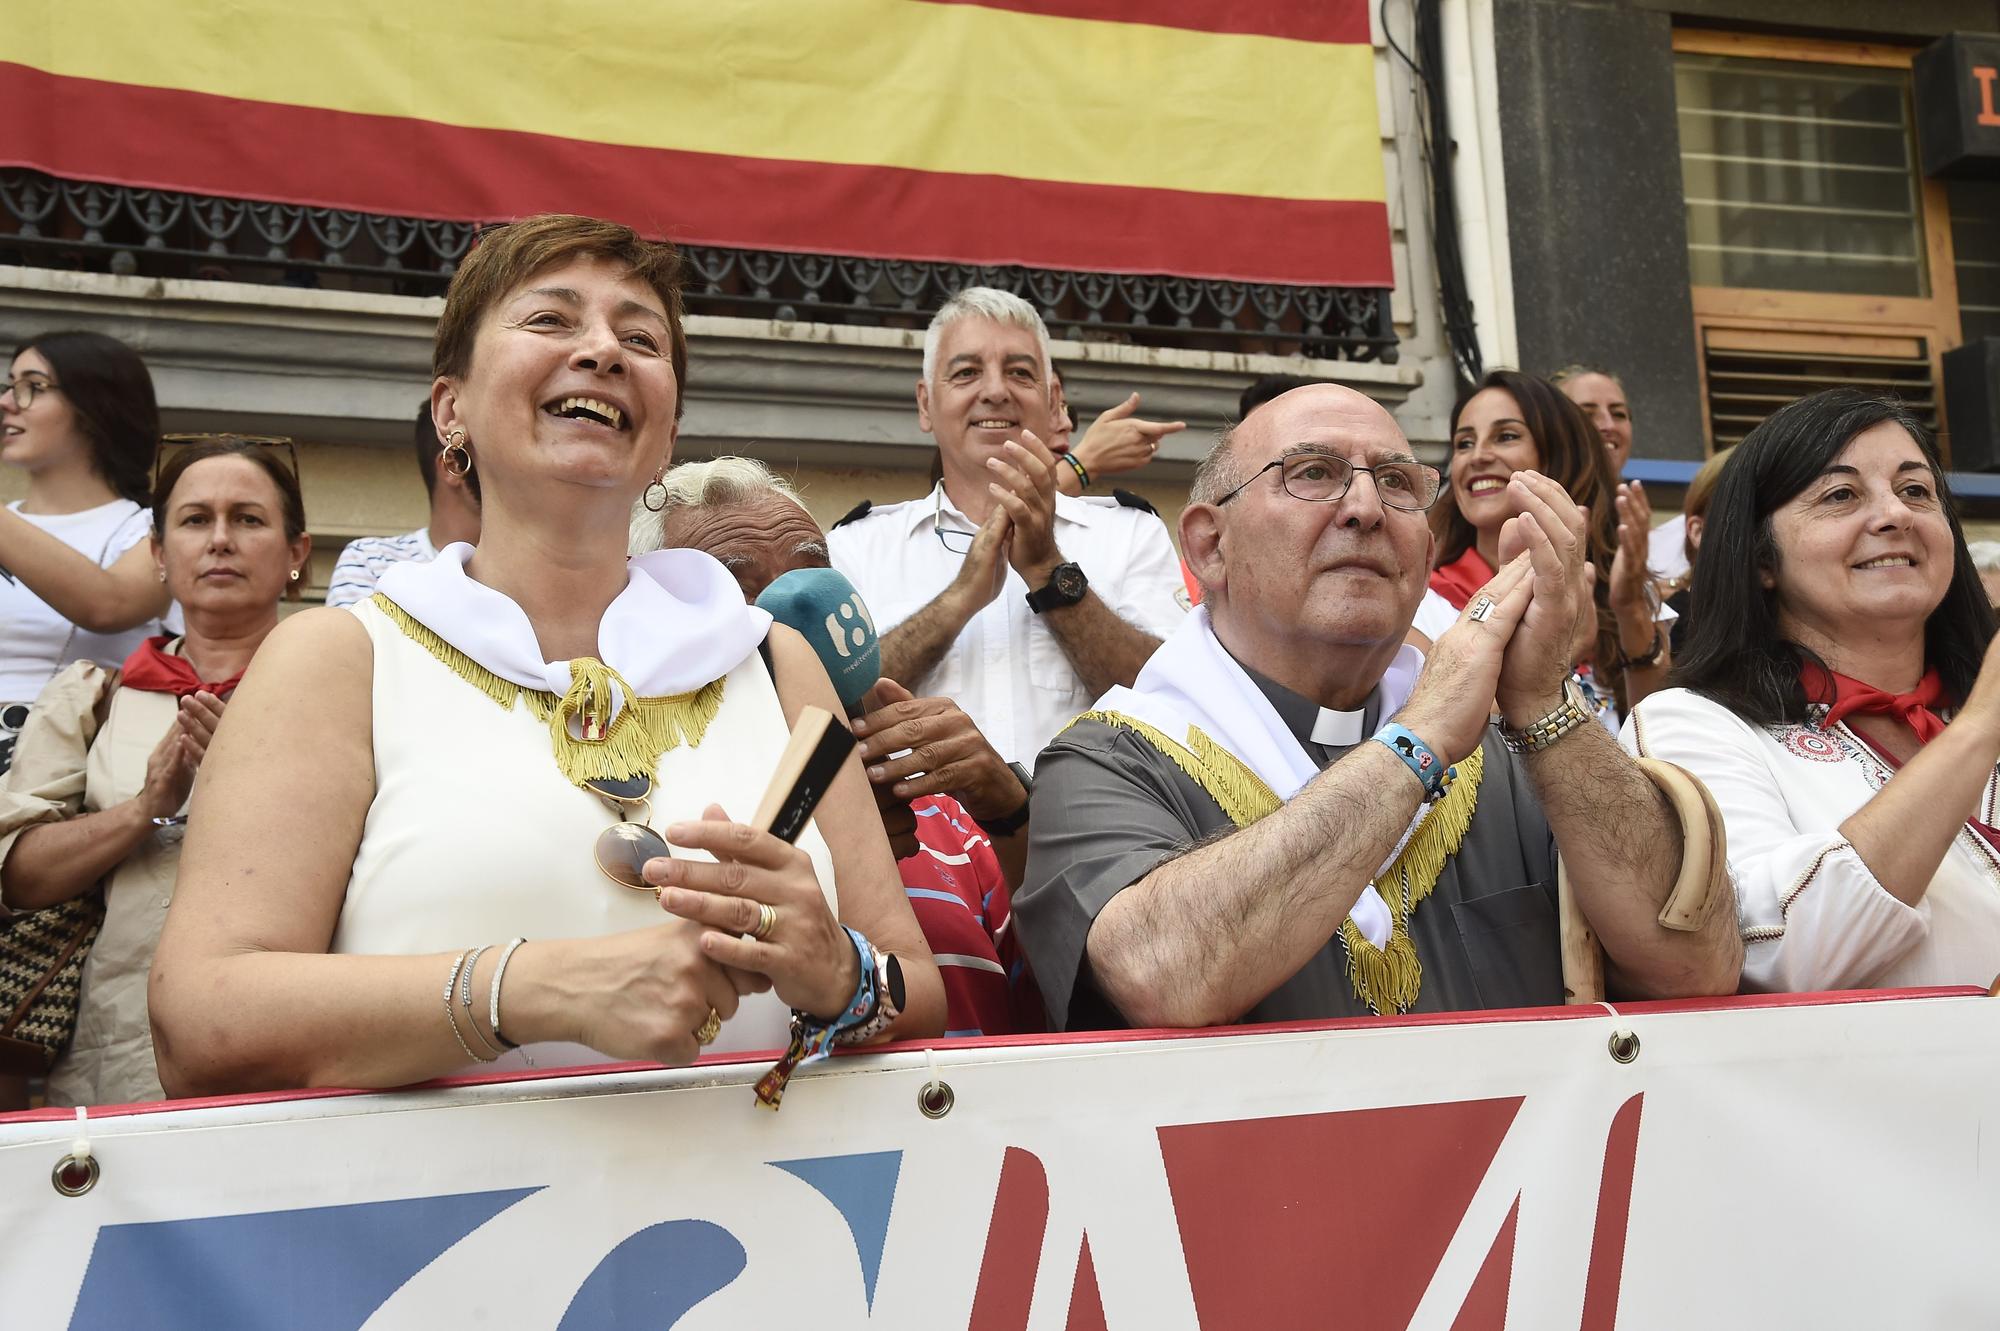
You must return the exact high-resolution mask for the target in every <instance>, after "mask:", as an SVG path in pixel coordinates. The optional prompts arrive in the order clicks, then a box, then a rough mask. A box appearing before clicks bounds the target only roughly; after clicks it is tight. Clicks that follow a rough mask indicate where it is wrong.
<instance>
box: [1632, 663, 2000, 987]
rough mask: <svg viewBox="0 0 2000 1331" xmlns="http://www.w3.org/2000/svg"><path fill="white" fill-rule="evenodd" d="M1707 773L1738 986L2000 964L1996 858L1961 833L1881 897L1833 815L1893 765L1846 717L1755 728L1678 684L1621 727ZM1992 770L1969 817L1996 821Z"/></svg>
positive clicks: (1999, 786)
mask: <svg viewBox="0 0 2000 1331" xmlns="http://www.w3.org/2000/svg"><path fill="white" fill-rule="evenodd" d="M1620 739H1621V740H1622V741H1623V743H1624V745H1625V747H1626V748H1627V749H1629V750H1631V751H1632V752H1634V753H1636V754H1639V755H1640V756H1642V757H1647V758H1664V759H1666V760H1667V761H1668V762H1671V763H1677V764H1679V765H1680V766H1682V767H1684V768H1686V769H1687V770H1688V771H1690V772H1692V773H1694V774H1695V775H1696V776H1698V777H1700V778H1701V779H1702V781H1704V782H1705V783H1707V785H1708V788H1709V790H1710V791H1711V792H1712V793H1713V794H1714V796H1715V803H1716V807H1717V808H1719V809H1720V810H1721V811H1722V821H1723V826H1724V828H1725V829H1726V830H1727V833H1728V837H1729V868H1730V872H1731V874H1732V875H1733V877H1734V878H1735V882H1736V906H1737V914H1738V917H1739V919H1740V920H1741V922H1742V928H1743V943H1744V956H1743V985H1742V987H1743V988H1744V989H1745V990H1746V991H1766V992H1773V993H1796V992H1803V991H1810V990H1817V989H1885V988H1904V987H1918V986H1924V985H1939V984H1978V985H1986V984H1990V983H1991V982H1992V981H1993V978H1994V976H1995V975H1996V974H2000V856H1996V855H1995V853H1994V851H1993V848H1992V847H1990V846H1989V845H1987V843H1986V842H1985V840H1984V839H1983V838H1982V837H1980V835H1979V834H1978V833H1977V832H1975V831H1973V830H1972V828H1971V827H1970V826H1967V827H1966V828H1964V829H1963V830H1961V831H1960V832H1959V834H1958V837H1957V839H1956V840H1954V841H1953V842H1952V845H1951V848H1950V850H1948V851H1947V852H1946V853H1945V857H1944V860H1943V862H1942V863H1941V864H1939V866H1938V871H1937V874H1936V876H1935V877H1933V878H1932V879H1931V882H1930V886H1929V887H1928V888H1927V889H1926V890H1925V892H1924V895H1923V897H1922V898H1921V899H1920V900H1919V901H1918V902H1917V904H1916V905H1915V906H1908V905H1905V904H1904V903H1903V902H1901V901H1899V900H1897V899H1896V898H1895V897H1894V896H1892V895H1890V893H1889V892H1888V890H1887V889H1885V888H1884V887H1883V886H1882V884H1881V883H1880V882H1878V881H1877V880H1876V878H1875V875H1874V873H1873V872H1872V871H1871V870H1870V869H1869V868H1868V865H1867V864H1866V863H1864V862H1863V861H1862V858H1861V856H1860V854H1859V853H1857V852H1856V851H1855V849H1854V847H1853V846H1851V845H1849V844H1848V842H1847V841H1846V840H1845V839H1844V838H1843V837H1842V836H1841V834H1840V825H1841V823H1843V822H1845V821H1846V820H1847V819H1848V818H1849V817H1850V816H1852V815H1853V814H1854V812H1855V811H1856V810H1858V809H1859V808H1861V806H1862V805H1864V804H1866V803H1867V802H1868V801H1869V800H1870V799H1872V798H1873V797H1874V795H1875V793H1876V792H1877V791H1879V790H1881V789H1882V787H1883V786H1885V785H1886V784H1888V781H1889V778H1890V777H1891V776H1892V775H1894V772H1893V769H1891V768H1890V767H1889V765H1888V764H1887V763H1884V762H1883V761H1882V760H1881V759H1880V758H1878V757H1877V756H1876V755H1875V753H1874V751H1873V750H1871V749H1870V748H1869V747H1868V746H1867V744H1866V743H1864V742H1863V741H1862V740H1861V739H1860V737H1858V736H1857V735H1855V734H1854V732H1852V731H1851V730H1849V729H1848V728H1847V727H1846V726H1845V725H1844V724H1838V723H1836V724H1834V725H1832V726H1828V727H1826V728H1825V729H1820V728H1819V727H1818V726H1816V725H1811V724H1808V725H1785V726H1769V727H1766V726H1754V725H1751V724H1750V723H1749V722H1747V721H1744V720H1743V719H1741V718H1740V717H1738V716H1737V715H1736V714H1735V713H1733V712H1731V711H1729V710H1728V709H1727V708H1725V707H1723V706H1721V705H1720V704H1718V703H1715V702H1712V701H1710V700H1709V699H1707V698H1703V697H1701V696H1699V695H1697V694H1694V693H1692V692H1690V691H1688V690H1686V689H1665V690H1662V691H1661V692H1659V693H1655V694H1653V695H1652V696H1650V697H1648V698H1646V699H1644V700H1643V701H1641V702H1640V703H1639V704H1638V706H1637V707H1635V708H1634V709H1633V713H1632V716H1631V717H1630V718H1629V719H1628V720H1627V721H1626V722H1625V727H1624V730H1623V732H1622V733H1621V735H1620ZM1996 777H2000V773H1996V774H1995V775H1993V776H1989V777H1988V778H1987V782H1986V789H1985V792H1984V793H1983V794H1982V795H1981V796H1980V800H1979V806H1978V810H1977V817H1978V818H1979V820H1980V821H1982V822H1985V823H1988V824H1989V825H1991V824H1993V823H1995V821H1996V819H2000V810H1996V805H2000V780H1996Z"/></svg>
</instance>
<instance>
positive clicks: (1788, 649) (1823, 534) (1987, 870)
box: [1624, 389, 2000, 992]
mask: <svg viewBox="0 0 2000 1331" xmlns="http://www.w3.org/2000/svg"><path fill="white" fill-rule="evenodd" d="M1689 620H1690V626H1689V632H1688V644H1687V650H1686V652H1685V653H1684V654H1683V656H1682V658H1681V661H1680V665H1679V669H1678V671H1677V673H1676V676H1675V683H1676V685H1678V686H1679V687H1675V688H1672V689H1668V690H1665V691H1663V692H1660V693H1656V694H1654V695H1653V696H1652V697H1650V698H1648V699H1646V701H1645V702H1643V703H1641V704H1640V705H1639V706H1638V708H1637V709H1635V710H1634V712H1633V714H1632V717H1631V719H1630V720H1629V721H1628V723H1627V725H1626V728H1625V733H1624V739H1625V743H1626V745H1627V747H1629V748H1631V749H1633V750H1634V751H1636V752H1638V753H1640V754H1643V755H1646V756H1649V757H1657V758H1665V759H1667V760H1668V761H1670V762H1676V763H1679V764H1681V765H1682V766H1684V767H1686V768H1687V769H1688V770H1689V771H1691V772H1693V773H1694V774H1695V775H1696V776H1699V777H1700V778H1701V779H1702V780H1703V781H1704V782H1705V783H1707V785H1708V788H1709V790H1710V791H1711V792H1712V793H1713V794H1714V796H1715V802H1716V805H1717V807H1718V808H1720V809H1721V811H1722V817H1723V822H1724V824H1725V825H1726V827H1727V829H1728V834H1729V863H1730V869H1731V871H1732V872H1733V873H1734V875H1735V878H1736V899H1737V903H1738V909H1739V911H1740V913H1741V916H1742V926H1743V940H1744V943H1745V949H1744V961H1743V986H1744V988H1746V989H1756V990H1770V991H1778V992H1795V991H1800V990H1815V989H1847V988H1878V987H1901V986H1906V985H1929V984H1958V983H1968V984H1979V985H1985V984H1989V983H1991V982H1992V980H1993V978H1994V976H1995V974H2000V831H1996V830H1995V827H1996V825H2000V774H1997V773H1996V772H1995V766H1994V765H1995V762H1996V760H2000V664H1996V663H1995V660H1994V656H1993V652H1992V649H1991V643H1992V639H1993V629H1994V619H1993V611H1992V609H1991V607H1989V606H1988V605H1987V603H1986V597H1985V594H1984V593H1983V592H1982V591H1981V589H1980V585H1979V575H1978V574H1977V573H1976V572H1975V571H1974V570H1973V567H1972V561H1971V558H1970V556H1968V555H1967V553H1966V549H1965V538H1964V535H1963V533H1962V532H1961V531H1960V529H1959V525H1958V519H1957V517H1956V516H1955V515H1954V514H1953V512H1952V504H1951V497H1950V495H1949V494H1948V493H1947V492H1946V490H1945V488H1944V481H1943V477H1942V476H1941V475H1940V473H1939V468H1938V462H1937V455H1936V453H1935V452H1934V451H1933V450H1932V447H1931V442H1930V438H1929V435H1928V434H1927V433H1926V432H1925V430H1924V427H1923V426H1922V425H1921V424H1920V423H1919V422H1918V421H1917V420H1916V419H1915V417H1913V416H1912V415H1911V414H1910V413H1909V411H1908V410H1907V409H1906V408H1904V407H1903V406H1901V405H1900V404H1898V403H1896V402H1894V401H1890V400H1886V399H1880V398H1871V397H1868V396H1866V395H1864V394H1862V393H1860V392H1857V391H1855V390H1852V389H1837V390H1833V391H1830V392H1825V393H1819V394H1815V395H1814V396H1812V397H1809V398H1804V399H1802V400H1800V401H1798V402H1794V403H1792V404H1790V405H1789V406H1786V407H1783V408H1781V409H1780V410H1779V411H1777V412H1776V413H1774V414H1773V415H1772V416H1771V417H1770V419H1768V420H1766V421H1765V422H1764V423H1763V424H1762V425H1759V426H1758V427H1757V428H1756V429H1755V430H1752V431H1751V432H1750V435H1749V437H1748V438H1746V439H1745V440H1744V441H1743V442H1742V443H1741V444H1739V445H1738V446H1737V448H1736V451H1735V453H1734V454H1733V456H1732V457H1731V459H1730V462H1729V466H1728V467H1727V468H1726V469H1724V471H1723V473H1722V478H1721V480H1720V481H1719V482H1718V483H1717V485H1716V489H1715V494H1714V497H1713V498H1712V499H1711V500H1710V501H1709V507H1708V518H1707V522H1706V523H1705V526H1704V531H1703V535H1702V546H1701V559H1700V560H1699V561H1698V562H1697V563H1696V564H1695V574H1694V611H1693V613H1692V614H1691V615H1690V616H1689Z"/></svg>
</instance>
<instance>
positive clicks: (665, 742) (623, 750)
mask: <svg viewBox="0 0 2000 1331" xmlns="http://www.w3.org/2000/svg"><path fill="white" fill-rule="evenodd" d="M373 600H374V602H375V606H376V608H377V609H379V610H380V611H381V612H382V613H383V614H385V615H387V616H388V617H389V619H390V621H391V622H392V623H394V624H395V625H396V627H397V628H399V629H401V630H402V631H403V633H404V636H406V637H408V638H409V639H410V641H412V642H414V643H416V644H417V645H418V646H419V647H422V648H423V649H424V650H425V651H427V652H429V653H430V654H431V655H432V656H433V657H435V658H437V660H438V662H439V663H440V664H441V665H443V666H444V667H445V668H446V669H447V670H449V671H451V673H452V674H454V675H457V676H458V677H459V678H460V679H462V680H464V681H465V682H466V683H468V684H470V685H472V687H474V688H476V689H478V690H479V691H480V692H481V693H483V694H485V695H486V696H487V697H489V698H491V699H492V700H493V701H494V702H495V703H496V704H498V705H499V706H500V707H502V708H505V709H508V710H512V708H513V706H514V701H515V699H517V698H518V699H520V700H521V701H522V702H523V703H525V704H526V705H527V708H528V711H529V712H530V713H531V714H533V716H534V717H535V719H536V720H538V721H540V722H541V723H542V724H543V725H546V726H547V727H548V728H549V743H550V745H551V747H552V748H553V749H554V751H555V760H556V767H557V768H558V769H560V770H561V772H562V774H563V776H564V778H565V779H567V780H568V781H570V782H571V783H572V784H575V785H578V786H581V785H582V784H583V783H584V782H586V781H592V780H601V779H607V778H608V779H612V780H627V779H630V778H632V777H636V776H651V775H653V769H654V768H655V767H656V766H657V765H658V763H659V759H660V755H661V754H663V753H667V752H669V751H671V750H673V749H677V748H679V747H680V746H681V744H682V743H683V742H685V743H686V744H687V745H688V746H689V747H690V748H698V747H700V745H701V741H702V736H703V735H705V734H706V733H707V732H708V725H709V722H711V721H713V720H714V719H715V714H716V713H717V712H718V711H720V710H721V709H722V688H723V685H724V684H725V683H727V678H726V677H724V678H722V679H713V680H710V681H709V682H708V683H706V684H704V685H702V686H701V687H700V688H698V689H695V690H692V691H691V692H688V693H676V694H673V695H671V696H669V697H664V698H642V697H639V696H637V695H635V694H634V693H633V692H632V689H631V686H630V685H628V684H626V682H625V679H624V677H623V676H621V675H620V674H619V673H618V672H617V671H616V670H613V669H612V668H611V667H610V666H608V665H605V664H604V663H603V662H602V661H599V660H598V659H597V658H595V657H591V656H584V657H579V658H577V659H576V660H574V661H571V662H570V687H569V691H568V692H567V693H564V694H562V695H561V696H560V697H558V696H557V695H556V694H554V693H551V692H549V691H547V690H544V689H526V688H522V687H521V686H520V685H519V684H516V683H514V682H513V681H512V680H509V679H502V678H501V677H500V676H498V675H496V674H494V673H493V672H492V671H491V670H488V669H487V668H486V667H485V666H483V665H481V664H479V662H477V661H475V660H473V659H472V658H471V657H469V656H467V655H466V654H465V653H464V652H462V651H460V650H459V649H458V648H456V647H454V646H452V645H451V644H450V643H448V642H446V641H445V640H444V639H443V638H440V637H439V636H438V635H437V634H436V633H435V632H433V631H432V630H431V629H429V628H428V627H426V626H425V625H423V624H421V623H419V622H418V621H416V620H415V619H412V618H411V617H410V615H409V612H407V611H405V610H404V609H403V607H401V606H399V605H397V604H396V603H395V602H394V601H392V600H390V599H389V598H388V597H387V596H384V595H383V594H382V593H381V592H376V593H375V595H374V597H373ZM614 684H615V685H616V686H617V690H618V692H619V693H622V694H623V695H624V697H625V701H626V705H625V706H624V707H622V708H620V709H619V710H618V712H617V714H616V715H612V714H611V707H612V701H613V697H614V694H613V692H612V686H613V685H614ZM572 718H574V719H575V720H576V721H577V724H578V728H579V729H581V730H582V732H583V736H587V737H588V738H585V737H579V736H578V735H575V734H572V733H571V731H570V721H571V720H572Z"/></svg>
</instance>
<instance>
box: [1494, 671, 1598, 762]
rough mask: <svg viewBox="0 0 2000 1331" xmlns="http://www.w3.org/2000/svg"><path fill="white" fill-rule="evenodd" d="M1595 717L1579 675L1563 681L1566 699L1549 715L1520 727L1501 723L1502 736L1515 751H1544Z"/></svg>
mask: <svg viewBox="0 0 2000 1331" xmlns="http://www.w3.org/2000/svg"><path fill="white" fill-rule="evenodd" d="M1594 718H1595V713H1594V712H1592V710H1591V707H1590V699H1589V698H1587V697H1585V696H1584V692H1583V685H1582V684H1580V683H1578V682H1577V678H1576V676H1575V675H1571V676H1570V677H1569V678H1568V679H1566V680H1564V681H1563V700H1562V701H1561V702H1560V703H1558V704H1557V705H1556V709H1555V710H1554V711H1553V712H1550V713H1549V714H1548V715H1547V716H1544V717H1540V718H1538V719H1536V720H1534V721H1530V722H1529V723H1528V724H1527V725H1525V726H1523V727H1522V728H1521V729H1519V730H1515V729H1513V728H1512V727H1510V726H1509V725H1508V724H1507V723H1506V722H1505V721H1502V722H1501V723H1500V738H1501V740H1502V741H1504V742H1505V743H1506V745H1507V747H1508V748H1509V749H1512V750H1513V751H1514V752H1515V753H1540V752H1541V751H1542V750H1543V749H1546V748H1548V747H1549V746H1550V745H1551V744H1554V743H1555V742H1556V741H1557V740H1559V739H1561V738H1562V737H1563V736H1564V735H1567V734H1569V732H1570V731H1572V730H1575V729H1577V728H1578V727H1580V726H1587V725H1589V724H1590V723H1591V721H1592V720H1593V719H1594Z"/></svg>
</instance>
